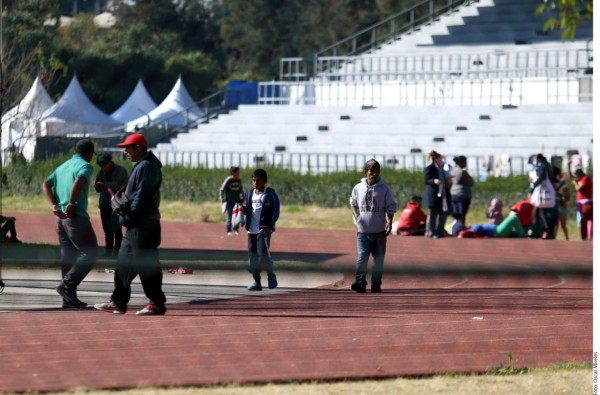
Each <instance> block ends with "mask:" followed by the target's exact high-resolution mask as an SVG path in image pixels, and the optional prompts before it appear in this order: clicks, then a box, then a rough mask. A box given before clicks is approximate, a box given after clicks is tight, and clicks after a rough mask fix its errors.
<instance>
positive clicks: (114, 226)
mask: <svg viewBox="0 0 600 395" xmlns="http://www.w3.org/2000/svg"><path fill="white" fill-rule="evenodd" d="M100 218H101V219H102V230H103V231H104V241H105V244H104V245H105V246H106V252H107V253H111V252H112V251H113V250H116V251H119V248H121V242H122V241H123V229H122V228H121V224H120V223H119V216H118V215H117V214H115V213H113V211H112V209H111V208H110V206H109V207H101V208H100Z"/></svg>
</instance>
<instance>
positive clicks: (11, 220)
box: [0, 215, 21, 243]
mask: <svg viewBox="0 0 600 395" xmlns="http://www.w3.org/2000/svg"><path fill="white" fill-rule="evenodd" d="M16 220H17V219H16V218H15V217H5V216H3V215H0V224H2V227H0V232H1V233H0V236H2V240H3V241H4V242H5V243H21V240H19V239H18V238H17V227H16V226H15V221H16ZM9 233H10V236H8V234H9Z"/></svg>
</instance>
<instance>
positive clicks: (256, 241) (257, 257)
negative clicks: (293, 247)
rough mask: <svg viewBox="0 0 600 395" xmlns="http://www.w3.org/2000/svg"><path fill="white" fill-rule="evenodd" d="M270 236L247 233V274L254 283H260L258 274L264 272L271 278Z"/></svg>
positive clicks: (261, 233) (262, 233)
mask: <svg viewBox="0 0 600 395" xmlns="http://www.w3.org/2000/svg"><path fill="white" fill-rule="evenodd" d="M270 247H271V235H270V234H269V236H267V237H266V236H265V234H264V232H260V233H258V234H253V233H248V272H250V273H252V277H253V278H254V281H256V282H258V283H260V272H261V271H263V270H265V271H266V272H267V275H268V276H269V277H273V274H274V273H273V260H272V259H271V252H270V250H269V249H270Z"/></svg>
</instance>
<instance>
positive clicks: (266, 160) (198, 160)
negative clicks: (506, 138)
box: [154, 150, 590, 179]
mask: <svg viewBox="0 0 600 395" xmlns="http://www.w3.org/2000/svg"><path fill="white" fill-rule="evenodd" d="M535 153H537V152H532V154H535ZM154 154H155V155H156V156H157V157H158V158H159V159H160V160H161V162H162V163H163V165H169V166H183V167H192V168H196V167H203V168H209V169H228V168H230V167H231V166H239V167H242V168H254V167H257V166H264V167H275V168H282V169H289V170H292V171H295V172H298V173H301V174H328V173H335V172H344V171H359V172H360V171H362V169H363V165H364V163H365V162H366V161H367V160H368V159H370V158H372V157H375V158H376V159H377V160H378V161H379V162H380V163H381V164H382V167H385V168H386V169H394V170H401V169H405V170H412V171H420V170H422V169H424V168H425V167H426V166H427V165H428V162H427V158H426V155H425V154H424V153H416V154H405V155H403V154H397V155H377V154H373V153H365V154H322V153H289V152H243V153H242V152H205V151H161V150H157V151H154ZM459 154H460V153H448V155H446V157H447V158H452V157H453V156H455V155H459ZM545 154H548V157H551V156H552V157H557V156H555V155H552V153H551V152H550V153H545ZM582 154H583V160H584V162H583V163H588V157H589V155H590V153H582ZM468 160H469V171H470V173H471V174H472V175H474V176H475V177H477V179H485V178H487V177H491V176H494V177H501V176H508V175H524V174H527V173H528V172H529V171H530V170H531V166H530V165H529V157H523V156H510V155H479V156H469V157H468ZM567 162H568V158H567V157H564V158H563V160H562V163H563V164H566V163H567Z"/></svg>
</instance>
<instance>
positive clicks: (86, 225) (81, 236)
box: [56, 217, 98, 290]
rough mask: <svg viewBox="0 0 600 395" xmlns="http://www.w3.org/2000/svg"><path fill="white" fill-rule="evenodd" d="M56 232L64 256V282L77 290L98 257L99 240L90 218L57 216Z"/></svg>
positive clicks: (68, 286) (62, 256)
mask: <svg viewBox="0 0 600 395" xmlns="http://www.w3.org/2000/svg"><path fill="white" fill-rule="evenodd" d="M56 232H57V233H58V242H59V243H60V252H61V258H62V268H61V269H62V283H63V285H64V286H66V287H67V288H69V289H72V290H76V289H77V286H78V285H79V284H80V283H81V281H83V279H84V278H85V276H87V274H88V273H89V272H90V270H92V267H93V266H94V263H96V258H97V257H98V240H97V239H96V233H94V228H92V223H91V222H90V220H89V218H83V217H74V218H65V219H61V218H57V219H56Z"/></svg>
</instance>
